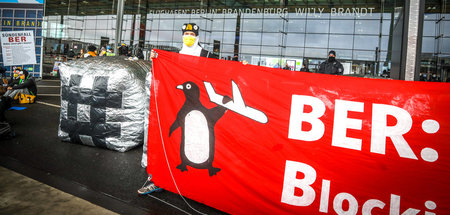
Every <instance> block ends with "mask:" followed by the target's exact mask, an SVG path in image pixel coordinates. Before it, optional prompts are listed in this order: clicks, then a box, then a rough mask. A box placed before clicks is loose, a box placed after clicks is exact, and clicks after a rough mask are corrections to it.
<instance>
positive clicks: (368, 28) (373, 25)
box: [355, 20, 380, 34]
mask: <svg viewBox="0 0 450 215" xmlns="http://www.w3.org/2000/svg"><path fill="white" fill-rule="evenodd" d="M379 32H380V21H379V20H357V21H356V22H355V34H378V33H379Z"/></svg>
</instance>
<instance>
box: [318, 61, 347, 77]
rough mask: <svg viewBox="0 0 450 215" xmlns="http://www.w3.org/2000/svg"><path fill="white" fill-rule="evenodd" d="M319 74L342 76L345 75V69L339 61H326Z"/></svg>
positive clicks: (321, 65) (320, 67) (322, 64)
mask: <svg viewBox="0 0 450 215" xmlns="http://www.w3.org/2000/svg"><path fill="white" fill-rule="evenodd" d="M319 73H323V74H332V75H342V74H343V73H344V67H343V66H342V64H341V63H340V62H339V61H337V60H326V61H325V62H323V63H321V64H320V66H319Z"/></svg>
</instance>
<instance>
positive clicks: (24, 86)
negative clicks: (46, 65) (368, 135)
mask: <svg viewBox="0 0 450 215" xmlns="http://www.w3.org/2000/svg"><path fill="white" fill-rule="evenodd" d="M19 93H23V94H27V95H33V96H36V95H37V87H36V81H35V80H34V78H33V77H32V76H31V74H28V72H27V71H20V72H19V83H18V84H14V83H10V84H8V91H6V93H5V95H4V96H9V97H11V98H13V99H17V98H16V96H17V95H18V94H19Z"/></svg>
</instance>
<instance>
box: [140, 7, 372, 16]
mask: <svg viewBox="0 0 450 215" xmlns="http://www.w3.org/2000/svg"><path fill="white" fill-rule="evenodd" d="M374 9H375V8H373V7H368V8H320V7H302V8H286V7H285V8H282V7H273V8H272V7H266V8H236V9H235V8H215V9H214V8H213V9H176V10H164V9H163V10H150V11H149V14H204V15H206V14H220V13H221V14H235V15H237V14H265V15H281V16H285V15H287V14H289V13H291V14H292V15H297V16H299V15H300V16H305V15H312V16H321V15H322V14H323V13H329V14H330V15H331V16H357V17H360V16H366V15H372V12H373V10H374Z"/></svg>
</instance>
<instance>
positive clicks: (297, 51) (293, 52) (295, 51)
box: [284, 47, 304, 57]
mask: <svg viewBox="0 0 450 215" xmlns="http://www.w3.org/2000/svg"><path fill="white" fill-rule="evenodd" d="M303 51H304V48H297V47H295V48H294V47H292V48H291V47H287V48H286V51H285V53H284V54H285V55H286V56H294V57H302V56H303Z"/></svg>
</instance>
